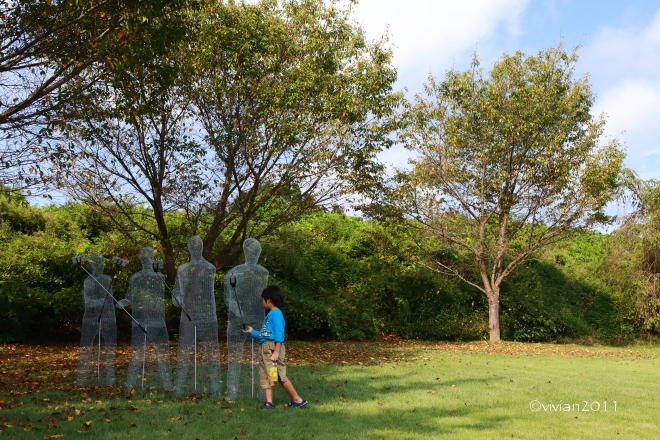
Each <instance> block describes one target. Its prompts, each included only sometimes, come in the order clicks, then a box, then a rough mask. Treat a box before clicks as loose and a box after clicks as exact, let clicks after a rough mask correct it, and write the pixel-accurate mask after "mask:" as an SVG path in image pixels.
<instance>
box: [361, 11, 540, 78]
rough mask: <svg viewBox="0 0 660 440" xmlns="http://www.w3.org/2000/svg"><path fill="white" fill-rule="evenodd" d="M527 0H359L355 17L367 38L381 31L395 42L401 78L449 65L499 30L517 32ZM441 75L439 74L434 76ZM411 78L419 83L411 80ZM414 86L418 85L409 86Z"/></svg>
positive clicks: (395, 57) (396, 58)
mask: <svg viewBox="0 0 660 440" xmlns="http://www.w3.org/2000/svg"><path fill="white" fill-rule="evenodd" d="M527 3H528V0H469V1H467V0H464V1H446V0H445V1H438V0H407V1H405V2H403V1H401V0H361V1H360V2H359V3H358V4H357V6H355V13H354V17H355V19H356V20H357V21H358V22H359V23H362V25H363V26H364V28H365V29H366V32H367V36H368V37H369V38H371V39H375V38H379V37H380V36H381V35H383V33H384V32H385V31H386V29H387V26H388V25H389V29H388V33H389V35H390V37H391V41H392V43H393V44H394V46H395V48H394V65H395V66H396V67H397V68H399V70H400V71H401V72H402V73H404V74H406V73H411V74H417V75H415V76H418V75H419V74H421V75H423V77H422V78H421V81H420V83H419V84H420V85H421V82H422V81H424V80H425V79H426V76H427V75H428V73H429V70H434V71H436V70H437V69H438V68H441V69H442V71H444V70H446V69H447V68H449V67H451V65H452V63H453V60H454V59H455V58H456V57H457V56H462V55H463V53H464V52H465V51H466V50H467V51H469V52H472V51H474V50H475V49H476V47H477V44H478V43H479V42H480V41H483V40H484V39H486V38H487V37H489V36H491V35H492V34H493V33H494V32H495V31H496V30H498V29H499V28H500V27H501V26H505V27H506V29H507V32H508V33H513V34H519V33H520V30H519V23H518V21H519V19H520V16H521V15H522V13H523V11H524V10H525V7H526V6H527ZM435 73H442V72H435ZM415 79H418V77H417V78H415ZM410 85H412V86H417V84H410Z"/></svg>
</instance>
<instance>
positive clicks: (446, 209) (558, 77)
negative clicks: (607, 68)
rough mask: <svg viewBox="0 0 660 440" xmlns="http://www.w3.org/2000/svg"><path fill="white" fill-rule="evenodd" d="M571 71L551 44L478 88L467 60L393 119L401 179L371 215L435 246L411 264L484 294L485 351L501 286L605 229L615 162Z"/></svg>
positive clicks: (616, 149)
mask: <svg viewBox="0 0 660 440" xmlns="http://www.w3.org/2000/svg"><path fill="white" fill-rule="evenodd" d="M576 61H577V54H576V52H575V51H573V52H571V53H566V52H565V51H564V50H563V47H562V46H561V45H560V46H558V47H556V48H551V49H548V50H543V51H541V52H539V53H538V54H537V55H535V56H525V55H524V54H522V53H520V52H518V53H516V54H514V55H504V56H503V57H502V58H501V59H500V60H499V61H498V62H497V63H495V65H494V66H493V68H492V70H491V71H490V74H489V76H488V77H484V75H483V73H482V71H481V69H480V68H479V64H478V61H477V59H476V58H475V60H474V63H473V66H472V69H470V70H469V71H465V72H459V71H456V70H451V71H449V72H447V74H446V77H445V79H444V80H443V81H442V82H437V81H436V80H435V79H434V78H433V77H431V78H430V80H429V83H428V84H427V85H426V86H425V91H426V94H425V96H424V95H418V96H417V97H416V99H415V100H414V102H410V103H408V104H407V105H406V107H405V111H404V112H403V124H404V128H403V130H402V137H401V140H402V142H404V143H405V145H406V147H407V148H409V149H410V150H412V151H413V152H414V153H415V155H414V157H415V159H413V160H412V167H411V170H410V171H401V172H399V173H398V174H397V176H396V177H395V178H394V179H392V181H391V182H390V183H391V185H385V186H384V189H385V190H386V191H384V193H383V194H384V195H385V196H386V199H387V200H385V202H384V203H381V204H380V205H379V204H377V203H374V205H373V206H372V208H375V207H378V206H379V207H380V210H379V211H373V213H374V214H376V213H377V212H378V213H380V214H383V213H387V214H389V215H394V216H395V217H396V216H399V217H400V218H404V219H406V221H407V223H406V224H407V225H409V226H410V225H412V228H413V231H414V232H415V233H416V234H418V236H419V237H423V236H429V235H430V236H433V237H436V238H438V239H440V240H439V241H438V242H439V243H440V245H439V246H440V247H438V248H435V249H429V248H428V246H427V247H426V248H425V250H426V251H427V254H426V258H425V259H424V260H422V262H423V263H424V264H426V265H427V266H428V267H429V268H431V269H433V270H436V271H439V272H443V273H448V274H451V275H455V276H457V277H460V278H461V279H462V280H464V281H465V282H467V283H469V284H471V285H472V286H474V287H476V288H477V289H479V290H481V291H482V292H483V293H484V294H485V295H486V297H487V298H488V305H489V329H490V339H491V341H499V340H500V324H499V311H500V309H499V308H500V288H501V285H502V282H503V281H504V279H505V278H506V277H507V276H509V275H510V274H511V272H512V271H513V270H514V269H515V268H516V267H518V266H519V265H520V264H522V263H523V262H524V261H526V260H527V259H529V258H530V257H532V255H533V253H534V252H535V251H537V250H538V249H540V248H542V247H543V246H546V245H548V244H550V243H553V242H555V241H557V240H560V239H562V238H565V237H567V236H568V235H570V234H571V233H573V232H575V231H576V230H579V229H580V228H590V227H593V226H594V225H596V224H599V223H606V222H608V221H609V220H610V219H609V218H608V217H607V216H606V215H605V213H604V210H605V207H606V205H607V203H608V202H609V201H611V200H612V199H613V197H614V195H615V193H616V191H617V188H618V187H619V185H620V183H621V180H620V178H621V173H622V161H623V158H624V153H623V151H622V150H621V148H620V146H619V144H618V142H617V141H616V139H611V140H609V141H603V140H602V133H603V126H604V123H605V122H604V118H603V116H593V115H592V114H591V113H590V110H591V107H592V105H593V102H594V95H593V93H592V91H591V87H590V85H589V82H588V79H587V78H586V77H583V78H576V77H575V75H574V66H575V63H576ZM383 194H381V197H382V196H383ZM383 208H387V209H383ZM419 241H420V243H422V242H423V243H426V244H428V241H425V240H419ZM465 257H467V258H469V261H471V262H472V264H467V265H466V264H465V263H464V262H465Z"/></svg>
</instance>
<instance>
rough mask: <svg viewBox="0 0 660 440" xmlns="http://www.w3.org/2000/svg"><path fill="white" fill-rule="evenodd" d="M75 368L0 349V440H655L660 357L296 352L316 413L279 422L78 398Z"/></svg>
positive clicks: (481, 350)
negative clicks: (125, 439) (54, 439)
mask: <svg viewBox="0 0 660 440" xmlns="http://www.w3.org/2000/svg"><path fill="white" fill-rule="evenodd" d="M76 355H77V348H76V347H74V346H68V347H67V346H61V347H37V346H0V360H1V361H2V364H1V365H0V373H2V376H1V379H0V406H1V410H0V429H1V431H0V439H2V438H16V439H18V438H33V439H41V438H65V439H66V438H78V437H88V438H94V439H97V438H99V439H106V438H107V439H114V438H137V439H143V438H144V439H147V438H172V439H181V440H185V439H195V438H199V439H211V438H218V439H235V438H238V439H241V440H243V439H344V438H345V439H358V438H359V439H382V438H385V439H427V438H443V439H444V438H447V439H452V438H455V439H465V438H476V439H491V438H493V439H500V438H518V439H564V438H566V439H575V438H597V439H602V438H635V439H655V438H660V347H633V348H630V347H628V348H605V347H582V346H575V345H541V344H518V343H502V344H488V343H463V344H448V343H438V344H422V343H414V342H394V343H375V344H367V343H347V344H341V343H319V344H315V343H294V342H292V343H287V355H290V360H291V365H290V366H289V367H288V375H289V377H290V378H291V379H292V380H293V383H294V384H295V386H296V388H297V389H298V391H299V393H300V394H301V395H302V396H303V397H304V398H305V399H307V400H309V402H310V404H309V405H308V407H307V408H304V409H289V408H285V407H283V404H284V403H285V402H287V401H288V399H287V398H286V397H287V395H286V393H285V392H284V391H283V390H282V389H281V388H278V389H276V392H275V404H276V406H277V407H276V409H275V410H272V411H263V410H260V409H259V403H258V402H256V401H239V402H234V403H230V402H227V401H225V400H224V399H222V398H220V397H204V396H199V397H198V396H191V397H187V398H183V399H176V398H173V397H171V396H170V395H167V394H164V393H160V392H151V393H150V392H144V393H138V394H136V395H133V396H130V397H129V398H126V396H124V395H123V393H122V392H121V390H120V387H117V388H110V389H94V388H90V389H86V390H76V389H75V388H74V386H73V382H74V376H75V370H74V369H75V357H76ZM342 361H344V362H345V363H342ZM223 368H224V367H223ZM123 370H125V357H124V358H122V357H121V356H120V359H119V368H118V371H119V373H121V372H122V371H123ZM118 378H119V380H120V381H121V378H122V377H121V375H118ZM533 409H534V410H536V411H534V410H533ZM86 422H91V423H90V424H88V425H87V424H86Z"/></svg>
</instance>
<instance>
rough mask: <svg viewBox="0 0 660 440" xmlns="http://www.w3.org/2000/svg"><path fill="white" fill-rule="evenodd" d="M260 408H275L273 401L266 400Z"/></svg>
mask: <svg viewBox="0 0 660 440" xmlns="http://www.w3.org/2000/svg"><path fill="white" fill-rule="evenodd" d="M261 409H275V405H273V402H266V403H264V406H263V407H262V408H261Z"/></svg>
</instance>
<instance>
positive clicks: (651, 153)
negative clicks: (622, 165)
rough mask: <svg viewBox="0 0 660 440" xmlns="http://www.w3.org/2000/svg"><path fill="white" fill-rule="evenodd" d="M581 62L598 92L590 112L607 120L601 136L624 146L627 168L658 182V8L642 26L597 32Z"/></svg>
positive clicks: (659, 86)
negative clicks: (617, 139) (656, 179)
mask: <svg viewBox="0 0 660 440" xmlns="http://www.w3.org/2000/svg"><path fill="white" fill-rule="evenodd" d="M580 64H581V65H582V67H583V68H585V67H586V68H587V70H588V71H589V72H591V81H592V83H593V84H594V88H595V90H596V92H597V93H598V100H597V102H596V106H595V109H594V110H595V111H596V112H605V113H607V114H608V116H609V118H608V123H607V126H606V133H607V134H608V135H612V136H617V137H619V138H620V139H621V140H623V141H624V142H625V143H626V145H627V146H628V158H627V160H626V162H627V165H628V166H630V167H631V168H633V169H634V170H635V171H637V172H638V173H639V174H640V175H641V176H642V177H644V178H660V124H659V123H658V121H659V120H660V10H659V11H658V13H657V14H656V15H655V17H654V19H653V20H652V21H651V23H650V24H649V26H647V27H644V28H632V29H612V28H603V29H601V30H600V31H599V32H597V33H596V35H595V36H594V39H593V40H592V41H591V43H589V44H588V45H587V46H586V47H585V48H584V50H583V51H582V57H581V61H580ZM624 131H625V133H623V134H622V132H624Z"/></svg>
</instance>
